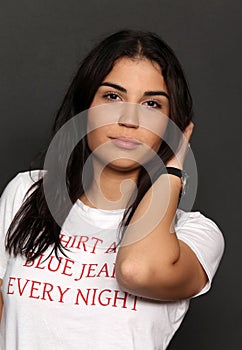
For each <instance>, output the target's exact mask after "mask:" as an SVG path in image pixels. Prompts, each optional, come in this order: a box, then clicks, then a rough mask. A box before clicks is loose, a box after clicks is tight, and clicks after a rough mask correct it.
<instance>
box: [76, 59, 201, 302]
mask: <svg viewBox="0 0 242 350" xmlns="http://www.w3.org/2000/svg"><path fill="white" fill-rule="evenodd" d="M103 84H104V85H101V86H100V87H99V89H98V90H97V92H96V94H95V97H94V99H93V102H92V104H91V107H97V106H110V104H111V106H115V105H116V106H115V107H119V106H120V105H117V103H120V102H128V103H131V104H136V105H137V106H142V107H146V108H147V107H149V109H146V110H147V113H148V110H149V111H150V109H152V111H154V112H155V113H156V116H158V114H157V113H160V114H159V115H160V117H161V118H158V120H159V122H158V124H156V125H155V128H153V124H154V120H153V121H151V119H152V118H144V119H142V116H141V117H139V113H135V112H133V113H132V111H131V113H130V111H129V113H116V114H115V113H113V111H112V113H110V116H112V118H113V119H109V116H108V117H107V114H108V113H106V114H105V113H100V118H97V111H98V108H99V107H98V108H94V109H93V111H94V115H92V112H91V114H90V116H89V125H88V127H89V131H90V132H89V135H88V144H89V147H90V149H91V150H92V151H93V152H94V153H95V155H94V157H93V167H94V181H93V183H92V185H91V187H90V188H89V190H88V192H86V193H85V195H83V196H82V197H81V198H80V199H81V200H82V201H83V202H84V203H85V204H86V205H89V206H91V207H97V208H102V209H115V208H120V207H122V208H123V207H125V206H126V205H127V200H128V199H129V197H130V194H131V191H132V190H133V189H134V186H135V182H136V180H137V176H138V173H139V169H140V163H142V159H145V160H147V159H148V158H149V157H151V156H152V152H146V151H147V149H148V150H153V151H157V150H158V149H159V146H160V144H161V142H162V132H163V131H164V129H165V125H166V117H165V116H166V115H169V99H168V98H167V97H166V96H164V94H165V93H166V94H167V88H166V84H165V82H164V79H163V76H162V72H161V70H160V67H159V66H158V65H157V64H155V63H154V62H151V61H149V60H147V59H142V60H140V59H137V60H134V59H129V58H121V59H120V60H119V61H117V63H116V64H115V65H114V68H113V70H112V71H111V72H110V73H109V74H108V76H107V77H106V78H105V79H104V82H103ZM107 85H108V86H107ZM110 85H112V86H110ZM116 86H118V88H116ZM120 87H121V89H120ZM147 91H159V94H157V95H155V96H147ZM160 92H162V94H160ZM157 103H158V104H157ZM123 105H125V104H123ZM158 105H161V106H162V107H161V108H160V107H158ZM121 106H122V105H121ZM140 108H141V107H140ZM142 109H144V108H142ZM100 110H101V109H99V111H100ZM141 114H142V113H141ZM103 115H104V116H105V117H104V119H102V116H103ZM95 117H96V118H95ZM105 118H107V119H106V120H105ZM110 120H111V121H112V122H110ZM148 121H151V123H150V125H149V122H148ZM105 122H108V123H109V124H108V125H105ZM192 130H193V124H192V123H190V124H189V125H188V127H187V128H186V129H185V131H184V140H186V141H189V140H190V137H191V134H192ZM120 135H121V136H124V135H125V136H128V137H131V138H132V139H135V140H138V141H139V142H140V144H139V145H138V146H137V148H136V149H135V150H127V149H123V148H122V147H121V149H120V147H117V146H116V145H114V144H113V142H112V137H116V136H120ZM110 138H111V141H110ZM186 150H187V142H184V141H183V144H182V146H181V148H180V151H179V154H178V155H177V157H174V158H173V159H171V160H170V161H169V162H168V164H166V165H167V166H175V167H178V168H182V164H183V161H184V159H185V156H186ZM133 151H134V152H133ZM132 152H133V153H132ZM110 154H111V156H110ZM114 155H115V157H114ZM142 157H143V158H142ZM120 188H122V190H121V189H120ZM180 189H181V180H180V179H179V178H178V177H176V176H173V175H168V174H166V175H162V176H160V177H159V178H158V180H157V181H156V182H155V183H154V184H153V186H152V187H151V188H150V189H149V190H148V191H147V193H146V195H145V196H144V198H143V199H142V201H141V202H140V204H139V205H138V207H137V209H136V211H135V213H134V216H133V218H132V220H131V222H130V225H129V227H128V228H127V230H126V232H125V235H124V238H123V241H122V244H121V247H120V249H119V251H118V254H117V259H116V278H117V281H118V283H119V285H120V287H121V288H122V289H123V290H125V291H127V292H129V293H133V294H135V295H139V296H143V297H147V298H151V299H158V300H176V299H183V298H187V297H191V296H192V295H194V294H196V293H198V292H199V291H200V290H201V289H202V288H203V287H204V285H205V284H206V282H207V276H206V273H205V272H204V270H203V268H202V266H201V264H200V263H199V261H198V259H197V257H196V256H195V254H194V253H193V251H192V250H191V249H190V247H189V246H187V245H186V244H185V243H184V242H182V241H179V240H178V239H177V236H176V234H175V230H174V226H173V221H174V217H175V214H176V209H177V204H178V198H179V192H180ZM161 198H162V201H161V200H160V199H161Z"/></svg>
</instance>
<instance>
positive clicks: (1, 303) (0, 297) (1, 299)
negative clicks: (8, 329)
mask: <svg viewBox="0 0 242 350" xmlns="http://www.w3.org/2000/svg"><path fill="white" fill-rule="evenodd" d="M2 282H3V281H2V280H1V279H0V287H2ZM2 309H3V297H2V292H1V291H0V322H1V318H2Z"/></svg>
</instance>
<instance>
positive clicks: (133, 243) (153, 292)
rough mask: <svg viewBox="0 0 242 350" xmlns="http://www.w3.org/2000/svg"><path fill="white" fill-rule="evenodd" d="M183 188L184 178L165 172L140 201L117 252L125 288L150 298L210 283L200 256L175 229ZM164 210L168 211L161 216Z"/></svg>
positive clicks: (191, 291)
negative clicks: (175, 219) (178, 235)
mask: <svg viewBox="0 0 242 350" xmlns="http://www.w3.org/2000/svg"><path fill="white" fill-rule="evenodd" d="M168 180H169V183H170V186H169V187H170V190H169V191H168V190H167V187H168V186H167V182H168ZM152 190H153V191H152ZM180 190H181V181H180V179H179V178H177V177H175V176H174V175H170V174H164V175H161V176H160V178H158V180H157V181H156V182H155V183H154V185H153V186H152V189H150V190H149V191H148V192H147V193H146V195H145V196H144V198H143V199H142V201H141V202H140V204H139V206H138V208H137V210H136V211H135V213H134V216H133V218H132V220H131V222H130V225H129V227H128V228H127V230H126V232H125V236H124V239H123V241H122V245H121V247H120V249H119V251H118V254H117V260H116V277H117V280H118V282H119V284H120V286H121V288H122V289H124V290H126V291H128V292H130V293H132V294H136V295H140V296H143V297H147V298H154V299H159V300H175V299H183V298H187V297H190V296H192V295H195V294H197V293H198V292H199V291H200V290H201V289H202V288H203V287H204V285H205V284H206V282H207V275H206V273H205V271H204V270H203V268H202V266H201V264H200V262H199V260H198V259H197V257H196V255H195V254H194V252H193V251H192V249H191V248H190V247H189V246H188V245H186V244H185V243H184V242H182V241H180V240H178V238H177V236H176V233H175V230H174V217H175V215H176V210H177V204H178V199H179V193H180ZM168 192H169V193H168ZM164 194H165V196H164ZM164 197H166V201H164ZM161 198H162V199H163V200H160V199H161ZM165 202H166V204H167V205H165V204H164V203H165ZM166 206H167V208H166ZM160 213H164V215H163V218H162V219H161V220H160V217H159V214H160Z"/></svg>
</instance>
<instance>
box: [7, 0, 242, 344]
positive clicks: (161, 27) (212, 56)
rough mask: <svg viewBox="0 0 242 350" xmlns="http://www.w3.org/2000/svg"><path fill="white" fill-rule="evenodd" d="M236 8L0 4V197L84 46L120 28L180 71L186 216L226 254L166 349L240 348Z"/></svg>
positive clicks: (40, 135) (72, 0)
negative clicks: (188, 107)
mask: <svg viewBox="0 0 242 350" xmlns="http://www.w3.org/2000/svg"><path fill="white" fill-rule="evenodd" d="M241 10H242V9H241V1H236V0H232V1H229V0H227V1H226V0H211V1H203V0H200V1H194V0H185V1H179V0H176V1H171V0H167V1H166V0H165V1H162V0H160V1H158V0H152V1H151V2H149V1H141V0H140V1H138V0H134V1H127V0H123V1H113V0H112V1H108V0H100V1H98V0H96V1H94V0H88V1H86V2H84V1H81V0H79V1H78V0H69V1H64V0H52V1H47V0H46V1H40V0H39V1H36V0H29V1H27V0H22V1H9V2H3V1H1V4H0V47H1V50H0V78H1V84H0V118H1V135H0V136H1V137H0V159H1V170H0V190H2V189H3V187H4V186H5V185H6V183H7V182H8V181H9V180H10V179H11V178H12V177H13V176H14V175H15V174H16V173H18V172H19V171H25V170H26V169H28V168H29V163H30V161H31V160H32V158H33V157H34V156H35V155H36V153H37V152H38V151H39V150H40V149H41V148H42V147H43V146H45V144H46V142H47V140H48V136H49V129H50V126H51V124H52V121H53V115H54V112H55V111H56V110H57V108H58V106H59V104H60V102H61V99H62V97H63V95H64V93H65V91H66V88H67V87H68V84H69V82H70V80H71V77H72V76H73V74H74V72H75V70H76V68H77V66H78V62H79V61H80V59H81V58H82V57H83V56H84V55H85V54H86V53H87V52H88V50H89V49H90V48H91V47H92V46H93V44H94V43H95V42H96V41H98V40H99V39H100V38H102V37H103V36H104V35H106V34H109V33H110V32H113V31H115V30H119V29H122V28H125V27H130V28H136V29H146V30H151V31H155V32H157V33H158V34H159V35H161V36H162V37H163V38H164V39H165V40H166V41H167V42H168V43H169V44H170V46H171V47H172V48H173V49H174V50H175V52H176V53H177V55H178V57H179V58H180V60H181V62H182V63H183V66H184V69H185V72H186V75H187V78H188V80H189V82H190V87H191V91H192V95H193V97H194V103H195V119H194V122H195V131H194V135H193V138H192V149H193V151H194V153H195V156H196V161H197V166H198V172H199V188H198V193H197V199H196V202H195V205H194V209H199V210H200V211H201V212H203V213H204V214H206V215H208V216H210V217H211V218H212V219H213V220H215V221H216V222H217V223H218V224H219V226H220V228H221V229H222V231H223V232H224V236H225V239H226V253H225V255H224V257H223V260H222V264H221V266H220V268H219V271H218V273H217V275H216V278H215V280H214V284H213V288H212V290H211V291H210V293H208V294H207V295H205V296H202V297H200V298H198V299H196V300H193V301H192V305H191V309H190V311H189V313H188V315H187V316H186V318H185V320H184V323H183V325H182V326H181V328H180V330H179V331H178V332H177V334H176V336H175V337H174V339H173V341H172V343H171V345H170V347H169V350H174V349H176V350H177V349H178V350H180V349H184V350H194V349H196V350H214V349H220V350H228V349H229V350H237V349H240V348H241V346H242V345H241V343H242V334H241V333H242V317H241V316H242V274H241V266H242V259H241V243H242V237H241V236H242V233H241V224H240V220H241V209H240V207H241V202H242V201H241V199H242V198H241V197H242V195H241V184H242V180H241V179H242V177H241V175H242V169H241V153H242V147H241V141H242V138H241V126H242V123H241V117H242V116H241V108H240V105H241V103H240V101H241V96H240V93H241V81H242V79H241V52H242V51H241V31H242V25H241V22H242V18H241Z"/></svg>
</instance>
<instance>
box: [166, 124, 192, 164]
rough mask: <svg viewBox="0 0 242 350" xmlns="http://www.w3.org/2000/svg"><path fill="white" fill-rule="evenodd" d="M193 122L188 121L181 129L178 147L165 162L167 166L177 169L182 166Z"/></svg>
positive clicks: (188, 145)
mask: <svg viewBox="0 0 242 350" xmlns="http://www.w3.org/2000/svg"><path fill="white" fill-rule="evenodd" d="M193 128H194V124H193V122H190V123H189V124H188V126H187V127H186V128H185V130H184V131H183V134H182V137H181V140H180V145H179V148H178V150H177V152H176V154H175V155H174V157H172V158H171V159H170V160H169V161H168V162H167V164H166V166H167V167H175V168H178V169H182V168H183V164H184V161H185V158H186V155H187V151H188V148H189V147H190V144H189V141H190V139H191V136H192V132H193Z"/></svg>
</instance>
